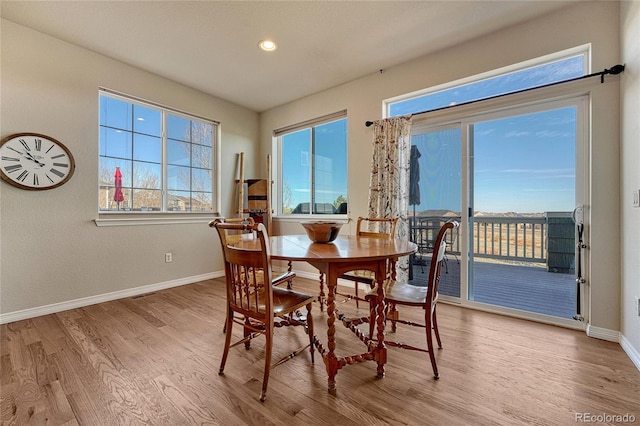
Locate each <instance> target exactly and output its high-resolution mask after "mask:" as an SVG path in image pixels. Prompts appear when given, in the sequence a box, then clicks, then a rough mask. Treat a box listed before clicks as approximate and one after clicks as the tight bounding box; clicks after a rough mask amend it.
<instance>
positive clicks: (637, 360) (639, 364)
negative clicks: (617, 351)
mask: <svg viewBox="0 0 640 426" xmlns="http://www.w3.org/2000/svg"><path fill="white" fill-rule="evenodd" d="M620 346H622V349H623V350H624V351H625V352H626V353H627V355H628V356H629V358H631V361H632V362H633V363H634V364H635V366H636V368H637V369H638V370H640V352H638V350H637V349H636V348H634V347H633V346H632V345H631V343H630V342H629V341H628V340H627V339H626V338H625V337H624V335H620Z"/></svg>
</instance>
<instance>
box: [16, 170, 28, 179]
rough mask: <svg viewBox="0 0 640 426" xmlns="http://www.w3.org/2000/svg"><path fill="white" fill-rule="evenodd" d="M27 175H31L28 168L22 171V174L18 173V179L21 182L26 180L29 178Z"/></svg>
mask: <svg viewBox="0 0 640 426" xmlns="http://www.w3.org/2000/svg"><path fill="white" fill-rule="evenodd" d="M27 176H29V172H28V171H26V170H23V171H22V173H20V175H18V178H17V179H18V180H19V181H20V182H24V180H25V179H26V178H27Z"/></svg>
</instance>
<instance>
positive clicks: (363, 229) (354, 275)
mask: <svg viewBox="0 0 640 426" xmlns="http://www.w3.org/2000/svg"><path fill="white" fill-rule="evenodd" d="M397 225H398V218H397V217H396V218H379V217H359V218H358V222H357V223H356V235H357V236H359V237H372V238H389V239H391V238H395V235H396V227H397ZM389 266H390V270H389V272H390V274H393V273H394V271H395V269H394V268H395V262H390V265H389ZM338 278H341V279H343V280H348V281H352V282H353V283H354V294H347V293H339V292H338V291H336V294H338V295H340V296H343V297H346V298H347V299H346V300H351V299H353V300H355V301H356V307H360V305H359V303H358V302H360V301H364V299H363V298H360V296H359V294H358V286H359V284H360V283H362V284H366V285H368V286H369V288H371V287H373V282H374V278H375V274H374V273H373V272H372V271H365V270H356V271H351V272H348V273H346V274H342V275H340V276H339V277H338ZM394 278H395V277H394ZM321 290H322V288H321Z"/></svg>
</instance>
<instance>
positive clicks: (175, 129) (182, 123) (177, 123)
mask: <svg viewBox="0 0 640 426" xmlns="http://www.w3.org/2000/svg"><path fill="white" fill-rule="evenodd" d="M190 128H191V120H189V119H186V118H183V117H177V116H175V115H170V114H169V115H167V137H168V138H169V139H176V140H180V141H190V140H191V134H190V131H189V129H190Z"/></svg>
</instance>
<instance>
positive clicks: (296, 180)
mask: <svg viewBox="0 0 640 426" xmlns="http://www.w3.org/2000/svg"><path fill="white" fill-rule="evenodd" d="M275 135H276V136H277V148H278V164H279V168H278V177H279V185H278V191H279V197H278V213H279V214H280V215H298V214H304V215H313V214H315V215H327V214H346V213H347V210H346V206H347V119H346V111H341V112H340V113H336V114H332V115H330V116H325V117H322V118H318V119H316V120H312V121H309V122H305V123H302V124H299V125H296V126H290V127H288V128H286V129H280V130H276V131H275Z"/></svg>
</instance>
